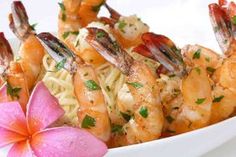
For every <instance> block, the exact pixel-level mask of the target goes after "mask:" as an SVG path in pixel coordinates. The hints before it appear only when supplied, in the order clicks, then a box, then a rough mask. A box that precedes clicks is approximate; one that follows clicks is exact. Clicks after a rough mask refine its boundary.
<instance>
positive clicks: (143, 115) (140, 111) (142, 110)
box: [139, 106, 148, 118]
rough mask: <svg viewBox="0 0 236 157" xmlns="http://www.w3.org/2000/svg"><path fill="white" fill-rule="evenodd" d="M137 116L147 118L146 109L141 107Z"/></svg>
mask: <svg viewBox="0 0 236 157" xmlns="http://www.w3.org/2000/svg"><path fill="white" fill-rule="evenodd" d="M139 114H140V115H141V116H142V117H143V118H147V117H148V109H147V107H144V106H142V107H141V109H140V110H139Z"/></svg>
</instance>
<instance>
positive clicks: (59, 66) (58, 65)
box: [55, 58, 66, 70]
mask: <svg viewBox="0 0 236 157" xmlns="http://www.w3.org/2000/svg"><path fill="white" fill-rule="evenodd" d="M65 63H66V59H65V58H64V59H62V60H61V61H60V62H58V63H57V64H56V66H55V68H56V69H57V70H61V69H62V68H64V66H65Z"/></svg>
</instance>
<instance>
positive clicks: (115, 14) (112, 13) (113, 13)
mask: <svg viewBox="0 0 236 157" xmlns="http://www.w3.org/2000/svg"><path fill="white" fill-rule="evenodd" d="M105 7H106V8H107V10H108V11H109V13H110V17H111V18H112V19H113V20H115V21H116V22H117V21H118V20H119V19H120V17H121V15H120V14H119V13H118V12H117V11H116V10H115V9H113V8H112V7H110V6H109V5H108V4H107V3H105Z"/></svg>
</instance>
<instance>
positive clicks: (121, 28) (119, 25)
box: [118, 21, 127, 33]
mask: <svg viewBox="0 0 236 157" xmlns="http://www.w3.org/2000/svg"><path fill="white" fill-rule="evenodd" d="M126 25H127V23H125V21H119V22H118V28H119V29H120V30H121V32H123V33H125V31H124V28H125V26H126Z"/></svg>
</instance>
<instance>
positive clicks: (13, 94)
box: [7, 82, 21, 99]
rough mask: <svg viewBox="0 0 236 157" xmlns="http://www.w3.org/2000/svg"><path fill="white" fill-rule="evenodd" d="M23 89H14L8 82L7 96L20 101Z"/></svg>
mask: <svg viewBox="0 0 236 157" xmlns="http://www.w3.org/2000/svg"><path fill="white" fill-rule="evenodd" d="M20 90H21V88H19V87H15V88H14V87H12V86H11V85H10V84H9V83H8V82H7V95H10V96H11V98H12V99H14V98H17V99H19V92H20Z"/></svg>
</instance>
